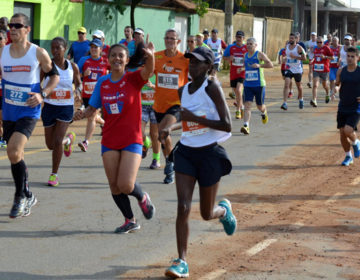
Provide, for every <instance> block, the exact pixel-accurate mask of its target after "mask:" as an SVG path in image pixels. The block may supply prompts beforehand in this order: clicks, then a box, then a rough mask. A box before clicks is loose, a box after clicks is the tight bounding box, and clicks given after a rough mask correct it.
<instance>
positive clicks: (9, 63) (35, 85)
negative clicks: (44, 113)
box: [0, 13, 59, 218]
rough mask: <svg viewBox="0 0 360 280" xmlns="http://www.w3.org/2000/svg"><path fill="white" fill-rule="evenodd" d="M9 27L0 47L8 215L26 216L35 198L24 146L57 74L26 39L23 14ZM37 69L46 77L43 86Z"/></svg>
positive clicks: (26, 23) (26, 21) (45, 56)
mask: <svg viewBox="0 0 360 280" xmlns="http://www.w3.org/2000/svg"><path fill="white" fill-rule="evenodd" d="M9 28H10V36H11V40H12V43H11V44H10V45H7V46H5V47H3V48H1V49H0V65H1V72H2V87H3V127H4V139H5V140H6V141H7V143H8V146H7V155H8V158H9V160H10V163H11V172H12V175H13V178H14V183H15V188H16V191H15V196H14V204H13V206H12V208H11V211H10V214H9V216H10V218H16V217H19V216H28V215H29V214H30V208H31V207H32V206H33V205H34V204H35V203H36V202H37V200H36V198H35V196H34V195H33V194H32V193H31V192H30V190H29V185H28V172H27V167H26V164H25V162H24V147H25V145H26V142H27V141H28V139H29V137H30V135H31V133H32V131H33V130H34V128H35V125H36V122H37V120H38V119H39V118H40V111H41V103H42V102H43V99H44V98H45V97H47V96H48V95H49V94H50V93H51V92H52V91H53V89H54V88H55V86H56V85H57V83H58V82H59V76H58V72H57V70H56V68H55V67H54V65H53V64H52V62H51V59H50V57H49V54H48V53H47V52H46V50H44V49H43V48H40V47H38V46H36V45H34V44H32V43H30V42H29V41H28V40H27V36H28V34H29V32H30V30H31V27H30V25H29V18H28V17H27V16H26V15H24V14H21V13H18V14H14V15H13V16H12V18H11V20H10V24H9ZM40 69H42V70H43V71H44V73H45V75H46V76H49V77H50V80H49V83H48V84H47V86H46V87H45V88H43V89H41V87H40Z"/></svg>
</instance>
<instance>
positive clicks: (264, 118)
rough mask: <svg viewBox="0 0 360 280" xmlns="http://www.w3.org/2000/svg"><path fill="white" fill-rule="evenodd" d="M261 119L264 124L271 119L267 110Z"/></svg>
mask: <svg viewBox="0 0 360 280" xmlns="http://www.w3.org/2000/svg"><path fill="white" fill-rule="evenodd" d="M261 121H262V123H263V124H267V122H268V121H269V116H268V113H267V112H265V114H261Z"/></svg>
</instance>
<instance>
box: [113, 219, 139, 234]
mask: <svg viewBox="0 0 360 280" xmlns="http://www.w3.org/2000/svg"><path fill="white" fill-rule="evenodd" d="M139 229H140V225H139V224H138V223H137V222H133V221H131V220H128V219H125V223H124V224H123V225H122V226H120V227H118V228H116V229H115V233H131V232H134V231H137V230H139Z"/></svg>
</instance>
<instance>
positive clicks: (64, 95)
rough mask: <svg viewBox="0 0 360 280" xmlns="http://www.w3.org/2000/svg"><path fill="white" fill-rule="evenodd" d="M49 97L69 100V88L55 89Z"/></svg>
mask: <svg viewBox="0 0 360 280" xmlns="http://www.w3.org/2000/svg"><path fill="white" fill-rule="evenodd" d="M49 99H54V100H69V99H71V91H70V90H69V89H55V90H54V91H53V92H52V93H51V94H50V96H49Z"/></svg>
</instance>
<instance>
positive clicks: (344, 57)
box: [340, 34, 352, 67]
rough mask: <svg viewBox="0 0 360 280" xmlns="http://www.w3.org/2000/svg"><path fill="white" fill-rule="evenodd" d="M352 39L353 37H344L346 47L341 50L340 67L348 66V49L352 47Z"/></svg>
mask: <svg viewBox="0 0 360 280" xmlns="http://www.w3.org/2000/svg"><path fill="white" fill-rule="evenodd" d="M351 41H352V37H351V35H348V34H347V35H345V36H344V45H343V46H342V47H341V50H340V67H344V66H346V65H347V53H346V52H347V49H348V48H349V47H350V46H351Z"/></svg>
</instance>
